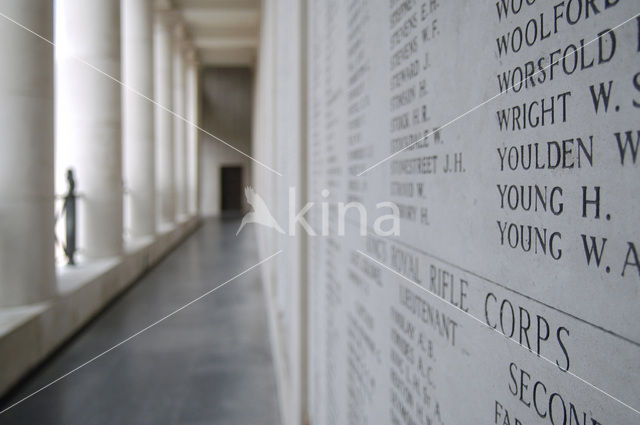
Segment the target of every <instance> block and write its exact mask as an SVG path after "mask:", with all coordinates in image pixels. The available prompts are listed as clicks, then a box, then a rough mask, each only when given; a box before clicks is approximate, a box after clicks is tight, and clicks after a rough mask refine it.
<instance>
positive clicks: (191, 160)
mask: <svg viewBox="0 0 640 425" xmlns="http://www.w3.org/2000/svg"><path fill="white" fill-rule="evenodd" d="M198 105H199V96H198V62H197V57H196V52H195V49H192V50H191V51H190V52H189V55H188V57H187V107H186V109H187V111H186V118H187V120H188V121H189V123H190V124H187V166H188V167H187V168H188V172H189V175H188V179H189V191H188V213H189V215H190V216H194V215H197V214H198V132H199V130H198V127H197V126H198Z"/></svg>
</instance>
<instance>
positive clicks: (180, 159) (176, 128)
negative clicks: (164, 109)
mask: <svg viewBox="0 0 640 425" xmlns="http://www.w3.org/2000/svg"><path fill="white" fill-rule="evenodd" d="M174 37H175V38H174V50H173V111H174V112H175V113H176V115H175V116H174V117H173V141H174V167H175V169H174V170H175V176H176V177H175V179H176V180H175V181H176V220H177V221H183V220H185V219H186V214H187V208H186V206H187V203H186V196H187V191H186V190H185V188H186V178H185V177H186V171H187V167H186V155H185V147H186V144H187V142H186V137H185V136H186V133H185V129H186V126H185V122H184V120H183V119H181V118H180V117H184V116H185V108H184V106H185V66H184V62H185V61H184V46H185V43H186V33H185V28H184V24H183V23H181V22H179V23H177V24H176V26H175V28H174Z"/></svg>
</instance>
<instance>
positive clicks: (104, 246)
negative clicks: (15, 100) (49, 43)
mask: <svg viewBox="0 0 640 425" xmlns="http://www.w3.org/2000/svg"><path fill="white" fill-rule="evenodd" d="M56 8H57V10H56V13H57V14H58V16H59V21H58V24H59V27H58V28H57V30H56V37H57V43H58V45H57V48H59V49H61V55H60V57H59V61H58V76H57V78H58V86H57V90H58V92H57V93H58V95H59V103H58V106H59V107H60V110H59V111H58V113H59V120H58V124H59V126H60V128H59V133H58V135H59V139H58V143H59V144H60V145H61V146H60V149H61V150H60V151H59V152H60V153H61V154H63V155H64V156H65V157H66V159H67V160H68V164H69V165H70V166H71V167H72V168H74V169H75V174H76V182H77V189H78V192H79V194H80V196H81V197H80V199H79V203H78V248H79V254H80V255H81V256H82V257H83V258H86V259H95V258H103V257H111V256H117V255H120V254H121V253H122V142H121V138H122V130H121V126H122V104H121V101H122V96H121V90H122V87H121V86H120V84H119V83H118V82H117V81H120V64H121V61H120V0H58V1H57V2H56ZM105 74H106V75H105ZM114 80H117V81H114Z"/></svg>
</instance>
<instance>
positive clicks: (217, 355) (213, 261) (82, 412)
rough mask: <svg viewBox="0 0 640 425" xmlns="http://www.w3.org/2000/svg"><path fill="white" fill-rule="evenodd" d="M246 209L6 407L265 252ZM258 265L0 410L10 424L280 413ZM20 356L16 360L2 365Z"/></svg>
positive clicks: (198, 424)
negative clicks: (245, 223)
mask: <svg viewBox="0 0 640 425" xmlns="http://www.w3.org/2000/svg"><path fill="white" fill-rule="evenodd" d="M238 225H239V221H238V220H236V219H224V220H217V219H211V220H208V221H205V222H204V223H203V226H202V227H201V228H200V229H198V230H197V231H196V232H195V233H194V234H193V235H192V236H191V237H190V238H188V239H187V240H186V241H185V242H184V243H183V244H182V245H180V246H179V247H178V248H177V249H176V250H175V251H173V252H172V253H171V254H169V256H168V257H167V258H165V259H164V260H163V261H162V262H161V263H160V264H159V265H158V266H157V267H155V268H154V269H152V270H151V271H150V272H149V273H147V274H146V275H145V276H143V277H142V278H141V280H140V281H139V282H138V283H137V284H135V285H134V286H133V287H132V288H131V289H130V290H128V291H127V292H126V293H125V294H124V295H123V296H121V297H120V298H118V299H117V300H116V301H115V302H114V303H113V304H112V305H111V306H109V307H108V308H107V309H106V310H105V311H104V312H103V313H102V314H100V315H99V316H98V317H97V318H96V319H95V320H94V321H92V322H91V323H90V324H89V325H88V326H87V327H86V328H85V329H83V330H82V331H81V332H80V333H79V334H78V335H77V336H76V337H75V338H73V339H72V340H71V341H70V342H69V343H68V344H66V345H65V346H64V347H63V348H62V349H60V350H59V351H58V352H57V353H56V354H55V355H54V356H53V357H52V358H51V359H49V360H48V361H47V362H45V364H44V365H43V366H42V367H41V368H39V369H38V370H37V371H35V372H34V373H33V374H32V375H31V376H30V377H29V378H27V379H26V380H25V381H24V382H23V383H22V384H21V385H19V386H18V387H17V388H15V390H14V391H13V392H12V393H11V394H9V395H8V396H7V397H5V399H4V400H2V403H0V406H2V407H0V410H2V409H3V408H4V407H6V406H8V405H10V404H11V403H13V402H15V401H17V400H19V399H21V398H22V397H24V396H25V395H27V394H30V393H32V392H34V391H36V390H37V389H39V388H41V387H42V386H44V385H46V384H48V383H49V382H51V381H53V380H54V379H56V378H58V377H60V376H61V375H63V374H65V373H67V372H68V371H70V370H72V369H74V368H75V367H77V366H79V365H81V364H82V363H84V362H85V361H87V360H89V359H90V358H92V357H93V356H95V355H97V354H99V353H101V352H103V351H104V350H106V349H108V348H110V347H112V346H113V345H115V344H117V343H118V342H120V341H122V340H123V339H125V338H127V337H129V336H130V335H132V334H134V333H136V332H137V331H139V330H141V329H143V328H144V327H146V326H148V325H149V324H151V323H153V322H155V321H156V320H158V319H160V318H162V317H164V316H165V315H167V314H169V313H171V312H172V311H174V310H175V309H177V308H179V307H181V306H182V305H184V304H186V303H187V302H189V301H191V300H193V299H194V298H196V297H198V296H199V295H201V294H203V293H204V292H207V291H208V290H209V289H212V288H214V287H215V286H217V285H219V284H220V283H222V282H224V281H226V280H227V279H229V278H231V277H233V276H234V275H236V274H237V273H239V272H241V271H243V270H245V269H247V268H249V267H250V266H252V265H254V264H255V263H257V262H258V258H257V249H256V246H255V242H254V235H253V233H252V232H242V233H241V234H240V235H239V236H238V237H236V236H235V232H236V229H237V227H238ZM259 275H260V272H259V269H257V268H256V269H254V270H252V271H251V272H249V273H247V274H246V275H243V276H241V277H240V278H238V279H237V280H234V281H232V282H230V283H229V284H228V285H226V286H225V287H223V288H221V289H219V290H217V291H216V292H214V293H212V294H210V295H209V296H207V297H205V298H203V299H201V300H199V301H197V302H196V303H194V304H193V305H191V306H189V307H188V308H186V309H184V310H182V311H180V312H179V313H177V314H176V315H175V316H172V317H170V318H169V319H167V320H166V321H164V322H162V323H160V324H158V325H157V326H155V327H153V328H151V329H149V330H148V331H146V332H144V333H142V334H140V335H139V336H137V337H135V338H134V339H132V340H130V341H129V342H127V343H125V344H123V345H121V346H120V347H118V348H116V349H114V350H113V351H111V352H109V353H107V354H105V355H104V356H102V357H100V358H99V359H97V360H96V361H95V362H93V363H91V364H89V365H87V366H85V367H83V368H82V369H79V370H78V371H77V372H75V373H73V374H71V375H69V376H67V377H66V378H64V379H62V380H60V381H59V382H57V383H55V384H54V385H52V386H50V387H49V388H47V389H45V390H43V391H41V392H40V393H38V394H36V395H34V396H33V397H32V398H30V399H28V400H26V401H24V402H23V403H21V404H19V405H17V406H16V407H14V408H12V409H11V410H9V411H7V412H6V413H4V414H2V415H0V424H20V425H25V424H65V425H68V424H80V425H94V424H95V425H98V424H100V425H106V424H127V425H129V424H131V425H133V424H154V425H156V424H180V425H204V424H243V425H244V424H266V425H270V424H277V423H279V414H278V407H277V394H276V383H275V374H274V369H273V362H272V358H271V352H270V349H269V338H268V328H267V313H266V309H265V306H264V296H263V293H262V287H261V285H260V279H259ZM0 367H10V365H6V364H5V365H0Z"/></svg>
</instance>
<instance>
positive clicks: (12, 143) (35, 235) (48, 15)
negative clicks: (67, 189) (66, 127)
mask: <svg viewBox="0 0 640 425" xmlns="http://www.w3.org/2000/svg"><path fill="white" fill-rule="evenodd" d="M0 12H2V13H3V14H5V15H7V16H9V17H11V18H12V19H15V20H16V21H18V22H20V23H21V24H23V25H25V26H26V27H28V28H31V29H33V30H34V31H36V32H37V33H38V34H41V35H42V36H43V37H46V38H47V39H49V40H52V39H53V0H49V1H41V0H0ZM0 51H1V52H3V53H2V55H3V64H2V66H0V129H2V137H0V307H6V306H15V305H21V304H30V303H34V302H38V301H42V300H45V299H47V298H50V297H52V296H53V295H54V294H55V260H54V228H53V227H54V223H53V220H54V212H53V196H54V188H53V158H54V150H53V149H54V145H53V137H54V132H53V131H54V130H53V113H54V111H53V47H52V46H51V45H50V44H48V43H47V42H45V41H43V40H40V39H38V38H37V37H35V36H34V35H33V34H30V33H29V32H27V31H25V30H24V29H23V28H20V27H19V26H17V25H16V24H14V23H12V22H10V21H8V20H6V19H2V18H0Z"/></svg>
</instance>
